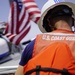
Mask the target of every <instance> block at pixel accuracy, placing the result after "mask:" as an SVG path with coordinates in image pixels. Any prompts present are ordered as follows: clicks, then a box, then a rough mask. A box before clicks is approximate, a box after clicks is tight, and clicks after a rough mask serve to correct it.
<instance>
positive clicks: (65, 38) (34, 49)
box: [16, 0, 75, 75]
mask: <svg viewBox="0 0 75 75" xmlns="http://www.w3.org/2000/svg"><path fill="white" fill-rule="evenodd" d="M74 7H75V4H73V3H70V2H57V3H55V2H54V0H48V2H47V3H46V4H45V5H44V6H43V8H42V11H41V14H42V15H41V18H40V20H39V22H38V25H39V28H40V30H41V31H42V32H44V34H40V35H37V37H36V39H35V40H33V41H32V42H30V43H29V44H28V45H27V46H26V48H25V50H24V52H23V54H22V58H21V61H20V63H19V67H18V69H17V71H16V75H19V73H20V75H24V73H26V71H28V70H30V69H32V68H33V67H35V66H34V65H35V63H36V64H40V61H41V60H42V59H44V57H43V56H45V54H44V53H45V52H44V51H46V50H45V49H46V48H50V47H51V49H50V50H52V51H51V54H52V52H53V50H54V49H55V50H54V52H53V55H52V56H54V57H55V55H54V53H57V54H59V57H60V56H61V55H60V53H59V52H63V54H62V53H61V54H62V57H63V55H66V54H65V53H66V52H65V53H64V50H66V49H67V50H69V51H68V53H69V55H70V56H71V57H72V59H71V57H70V56H69V57H70V58H68V59H67V58H65V60H67V62H68V61H71V60H72V61H73V62H71V64H72V65H73V66H72V65H71V67H70V68H69V69H70V71H69V72H70V73H72V75H75V35H74V32H73V31H72V27H74V20H75V9H74ZM46 32H47V33H46ZM54 42H56V43H54ZM53 43H54V46H53V45H52V44H53ZM59 43H60V44H59ZM53 47H54V48H53ZM58 47H59V48H58ZM52 48H53V49H52ZM57 48H58V50H57ZM62 49H64V50H63V51H62ZM41 55H42V56H41ZM39 56H40V57H39ZM38 57H39V58H38ZM65 57H66V56H65ZM52 58H53V57H52ZM52 58H51V60H50V62H49V63H50V64H53V63H54V62H51V61H52ZM46 59H47V58H46ZM59 59H60V58H59ZM61 59H62V58H61ZM61 59H60V60H61ZM70 59H71V60H70ZM63 60H64V59H63ZM58 61H59V60H58ZM41 62H42V65H43V66H44V65H46V64H47V61H45V59H44V61H41ZM44 62H46V64H43V63H44ZM56 62H57V61H56ZM59 62H62V61H59ZM67 62H66V63H67ZM62 64H63V65H64V62H63V63H62ZM62 64H61V65H62ZM40 65H41V64H40ZM55 65H56V66H53V67H57V68H59V69H62V68H65V67H66V66H64V67H62V68H60V66H59V65H60V64H59V63H58V64H55ZM66 65H67V66H70V65H68V63H67V64H66ZM30 66H31V67H30ZM47 66H52V65H47ZM33 75H34V74H33ZM43 75H44V74H43ZM45 75H47V74H45ZM48 75H50V74H48ZM53 75H54V74H53Z"/></svg>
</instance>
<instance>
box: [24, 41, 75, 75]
mask: <svg viewBox="0 0 75 75" xmlns="http://www.w3.org/2000/svg"><path fill="white" fill-rule="evenodd" d="M36 67H37V68H36ZM45 68H46V69H45ZM65 70H66V71H65ZM63 71H65V72H63ZM38 72H39V74H38V75H59V74H60V75H61V74H62V75H69V74H72V75H75V59H74V58H73V55H72V53H71V51H70V48H69V47H68V45H67V44H66V43H63V42H54V43H52V44H50V45H49V46H48V47H46V48H45V49H43V51H42V52H40V53H39V54H38V55H37V56H35V57H34V58H32V59H31V60H29V62H28V63H27V65H26V66H25V67H24V74H25V75H37V74H35V73H38ZM68 73H69V74H68Z"/></svg>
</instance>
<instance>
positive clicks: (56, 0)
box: [38, 0, 75, 32]
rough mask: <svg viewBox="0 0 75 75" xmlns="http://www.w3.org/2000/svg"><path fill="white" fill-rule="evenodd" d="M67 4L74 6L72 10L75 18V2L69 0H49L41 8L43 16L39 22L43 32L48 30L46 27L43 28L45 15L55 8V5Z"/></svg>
mask: <svg viewBox="0 0 75 75" xmlns="http://www.w3.org/2000/svg"><path fill="white" fill-rule="evenodd" d="M62 4H63V5H67V6H69V7H70V8H72V12H73V14H74V15H73V16H72V17H73V18H74V19H75V4H74V3H72V2H67V1H63V0H61V2H59V0H48V1H47V2H46V3H45V4H44V6H43V8H42V10H41V17H40V20H39V22H38V25H39V29H40V30H41V31H42V32H47V31H46V30H45V29H44V28H43V26H42V25H43V19H44V16H45V15H46V14H47V12H48V11H49V10H50V9H52V8H54V7H55V6H58V5H62Z"/></svg>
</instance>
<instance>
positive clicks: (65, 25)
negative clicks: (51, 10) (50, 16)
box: [55, 21, 72, 31]
mask: <svg viewBox="0 0 75 75" xmlns="http://www.w3.org/2000/svg"><path fill="white" fill-rule="evenodd" d="M55 26H56V28H57V29H63V30H69V31H72V28H71V27H70V26H69V25H68V23H66V22H65V21H59V22H57V23H56V24H55Z"/></svg>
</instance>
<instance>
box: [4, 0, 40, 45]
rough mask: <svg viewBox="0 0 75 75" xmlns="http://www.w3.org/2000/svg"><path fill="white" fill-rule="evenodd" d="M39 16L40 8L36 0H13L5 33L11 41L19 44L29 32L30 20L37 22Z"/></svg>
mask: <svg viewBox="0 0 75 75" xmlns="http://www.w3.org/2000/svg"><path fill="white" fill-rule="evenodd" d="M39 18H40V10H39V8H38V6H37V4H36V2H35V1H34V0H13V2H12V3H11V8H10V14H9V18H8V23H7V27H6V29H5V31H4V34H5V36H6V37H7V38H8V39H9V41H10V42H12V43H13V44H16V45H18V44H19V43H20V42H21V40H22V39H23V38H24V37H25V36H26V35H27V33H28V32H29V30H30V28H31V23H30V21H31V20H32V21H34V22H35V23H37V21H38V20H39Z"/></svg>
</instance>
